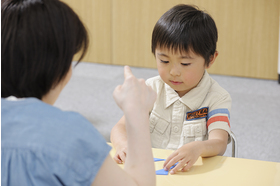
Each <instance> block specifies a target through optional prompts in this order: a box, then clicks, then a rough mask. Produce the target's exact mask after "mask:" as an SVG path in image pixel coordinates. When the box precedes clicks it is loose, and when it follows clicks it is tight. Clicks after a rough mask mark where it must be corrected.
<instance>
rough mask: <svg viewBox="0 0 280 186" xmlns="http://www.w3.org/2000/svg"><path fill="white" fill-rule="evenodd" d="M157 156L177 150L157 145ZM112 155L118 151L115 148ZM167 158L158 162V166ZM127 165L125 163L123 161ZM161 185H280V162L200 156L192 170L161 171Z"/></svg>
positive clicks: (163, 156)
mask: <svg viewBox="0 0 280 186" xmlns="http://www.w3.org/2000/svg"><path fill="white" fill-rule="evenodd" d="M152 150H153V156H154V158H163V159H166V158H167V157H168V156H169V155H170V154H171V153H172V152H173V151H172V150H165V149H155V148H153V149H152ZM110 154H111V156H112V157H113V156H114V155H115V149H114V148H112V150H111V152H110ZM163 163H164V162H163V161H159V162H155V168H156V170H159V169H162V168H163ZM120 166H121V167H123V165H122V164H120ZM156 181H157V186H169V185H176V186H180V185H186V186H188V185H190V186H204V185H205V186H211V185H214V186H233V185H234V186H243V185H244V186H280V163H276V162H268V161H258V160H250V159H242V158H232V157H224V156H215V157H211V158H201V157H200V158H199V159H198V160H197V162H196V163H195V164H194V166H193V167H192V168H191V169H190V170H189V171H188V172H177V173H176V174H174V175H170V174H168V175H157V176H156Z"/></svg>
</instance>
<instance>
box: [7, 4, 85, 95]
mask: <svg viewBox="0 0 280 186" xmlns="http://www.w3.org/2000/svg"><path fill="white" fill-rule="evenodd" d="M1 4H2V6H1V32H2V33H1V38H2V41H1V57H2V59H1V68H2V70H1V74H2V75H1V97H8V96H11V95H13V96H16V97H19V98H21V97H36V98H38V99H42V97H43V96H44V95H45V94H47V93H48V92H49V91H50V90H51V89H52V88H53V87H54V86H56V85H57V84H58V83H59V82H60V81H61V80H62V79H63V78H65V76H66V75H67V73H68V71H69V69H70V67H71V62H72V58H73V56H74V54H75V53H77V52H79V51H82V52H81V56H80V59H79V60H78V61H80V60H81V59H82V58H83V56H84V55H85V53H86V50H87V47H88V35H87V31H86V29H85V27H84V25H83V24H82V22H81V21H80V19H79V17H78V16H77V15H76V14H75V13H74V11H73V10H72V9H71V8H70V7H69V6H67V5H66V4H65V3H63V2H60V1H58V0H2V3H1Z"/></svg>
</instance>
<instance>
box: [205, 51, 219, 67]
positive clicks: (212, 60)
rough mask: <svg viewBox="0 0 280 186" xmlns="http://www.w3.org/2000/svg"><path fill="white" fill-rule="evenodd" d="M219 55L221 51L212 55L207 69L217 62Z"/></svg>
mask: <svg viewBox="0 0 280 186" xmlns="http://www.w3.org/2000/svg"><path fill="white" fill-rule="evenodd" d="M218 55H219V52H218V51H216V52H215V53H214V54H213V55H212V56H210V62H209V64H208V66H207V67H206V68H207V69H208V68H210V67H211V66H212V65H213V63H214V62H215V60H216V58H217V56H218Z"/></svg>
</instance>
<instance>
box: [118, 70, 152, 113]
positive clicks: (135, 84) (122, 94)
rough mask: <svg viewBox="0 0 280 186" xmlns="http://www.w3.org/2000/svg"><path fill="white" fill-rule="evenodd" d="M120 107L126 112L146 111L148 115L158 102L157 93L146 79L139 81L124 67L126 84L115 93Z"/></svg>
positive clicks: (120, 86)
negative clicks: (147, 83)
mask: <svg viewBox="0 0 280 186" xmlns="http://www.w3.org/2000/svg"><path fill="white" fill-rule="evenodd" d="M113 96H114V99H115V101H116V103H117V104H118V106H119V107H120V108H121V109H122V110H123V111H124V112H125V113H126V112H136V111H140V110H141V111H145V112H147V114H148V113H149V110H150V109H151V108H152V107H153V104H154V102H155V100H156V93H155V92H154V91H153V90H152V88H151V87H148V86H147V85H146V83H145V80H144V79H137V78H136V77H135V76H134V75H133V74H132V72H131V70H130V68H129V67H128V66H125V67H124V83H123V84H122V85H119V86H117V87H116V88H115V90H114V93H113Z"/></svg>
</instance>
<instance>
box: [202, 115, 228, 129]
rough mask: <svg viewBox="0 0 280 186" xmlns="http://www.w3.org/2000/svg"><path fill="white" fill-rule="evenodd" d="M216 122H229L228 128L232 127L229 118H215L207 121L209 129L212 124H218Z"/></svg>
mask: <svg viewBox="0 0 280 186" xmlns="http://www.w3.org/2000/svg"><path fill="white" fill-rule="evenodd" d="M216 121H224V122H227V123H228V126H229V127H230V124H229V120H228V117H227V116H215V117H212V118H210V119H209V120H208V121H207V127H209V125H211V124H212V123H214V122H216Z"/></svg>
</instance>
